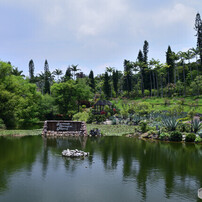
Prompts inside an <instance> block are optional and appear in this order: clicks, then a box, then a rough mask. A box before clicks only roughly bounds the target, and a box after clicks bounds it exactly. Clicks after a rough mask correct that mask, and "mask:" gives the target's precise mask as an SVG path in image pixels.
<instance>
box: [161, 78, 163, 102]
mask: <svg viewBox="0 0 202 202" xmlns="http://www.w3.org/2000/svg"><path fill="white" fill-rule="evenodd" d="M162 83H163V82H162V75H161V98H162V97H163V84H162Z"/></svg>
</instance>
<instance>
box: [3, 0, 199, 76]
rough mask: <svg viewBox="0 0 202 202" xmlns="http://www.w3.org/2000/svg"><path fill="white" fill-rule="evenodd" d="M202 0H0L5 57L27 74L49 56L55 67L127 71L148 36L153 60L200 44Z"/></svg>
mask: <svg viewBox="0 0 202 202" xmlns="http://www.w3.org/2000/svg"><path fill="white" fill-rule="evenodd" d="M197 12H199V13H201V15H202V1H201V0H191V1H190V0H164V1H162V0H110V1H109V0H18V1H16V0H0V24H1V26H0V60H2V61H11V63H12V65H14V66H16V67H18V68H19V69H20V70H23V72H24V74H25V75H28V63H29V61H30V60H31V59H33V61H34V64H35V74H37V73H40V72H41V71H43V68H44V61H45V59H47V60H48V63H49V68H50V70H51V71H53V70H54V69H56V68H59V69H61V70H63V72H65V70H66V68H67V67H68V65H71V64H79V68H80V69H82V71H83V72H84V73H86V74H89V72H90V70H91V69H92V70H93V71H94V72H95V74H98V73H103V72H104V71H105V69H106V67H107V66H111V67H115V68H116V69H119V70H123V60H124V59H127V60H132V61H135V60H136V58H137V54H138V51H139V49H142V46H143V42H144V40H147V41H148V42H149V59H151V58H155V59H159V60H160V61H161V62H165V52H166V50H167V47H168V45H170V46H171V48H172V50H173V51H176V52H178V51H186V50H187V49H189V48H192V47H195V46H196V37H195V36H194V35H195V31H194V29H193V28H194V21H195V16H196V13H197Z"/></svg>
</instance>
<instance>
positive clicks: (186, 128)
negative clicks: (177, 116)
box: [177, 122, 191, 133]
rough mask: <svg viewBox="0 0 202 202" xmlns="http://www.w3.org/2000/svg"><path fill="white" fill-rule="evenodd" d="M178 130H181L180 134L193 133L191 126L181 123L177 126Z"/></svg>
mask: <svg viewBox="0 0 202 202" xmlns="http://www.w3.org/2000/svg"><path fill="white" fill-rule="evenodd" d="M177 130H179V131H180V132H187V133H189V132H191V124H190V123H182V122H179V124H178V126H177Z"/></svg>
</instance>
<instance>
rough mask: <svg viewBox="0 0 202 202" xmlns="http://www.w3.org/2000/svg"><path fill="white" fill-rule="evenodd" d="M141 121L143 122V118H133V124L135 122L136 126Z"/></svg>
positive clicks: (135, 116)
mask: <svg viewBox="0 0 202 202" xmlns="http://www.w3.org/2000/svg"><path fill="white" fill-rule="evenodd" d="M141 120H142V117H141V116H137V115H134V116H133V122H134V124H136V125H137V124H138V123H139V122H140V121H141Z"/></svg>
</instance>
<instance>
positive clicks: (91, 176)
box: [0, 136, 202, 202]
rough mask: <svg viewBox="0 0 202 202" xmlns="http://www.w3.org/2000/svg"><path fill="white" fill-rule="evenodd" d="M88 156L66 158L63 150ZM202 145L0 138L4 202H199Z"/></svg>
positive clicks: (0, 195)
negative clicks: (74, 151) (62, 153)
mask: <svg viewBox="0 0 202 202" xmlns="http://www.w3.org/2000/svg"><path fill="white" fill-rule="evenodd" d="M67 148H69V149H81V150H84V151H87V152H90V156H89V157H85V158H74V159H70V158H64V157H61V152H62V151H63V150H64V149H67ZM200 187H202V145H197V144H184V143H183V144H182V143H166V142H151V141H144V140H139V139H135V138H126V137H99V138H93V137H77V138H73V137H69V138H64V139H62V138H61V139H45V138H42V137H40V136H30V137H21V138H11V137H6V138H5V137H0V201H1V202H7V201H9V202H13V201H15V202H18V201H19V202H24V201H25V202H27V201H28V202H38V201H43V202H46V201H47V202H52V201H56V202H60V201H61V202H65V201H69V202H77V201H78V202H80V201H82V202H85V201H86V202H87V201H88V202H90V201H96V202H119V201H120V202H123V201H124V202H130V201H149V202H151V201H154V202H157V201H160V202H161V201H177V202H179V201H183V202H184V201H187V202H188V201H189V202H190V201H199V199H197V190H198V189H199V188H200Z"/></svg>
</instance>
